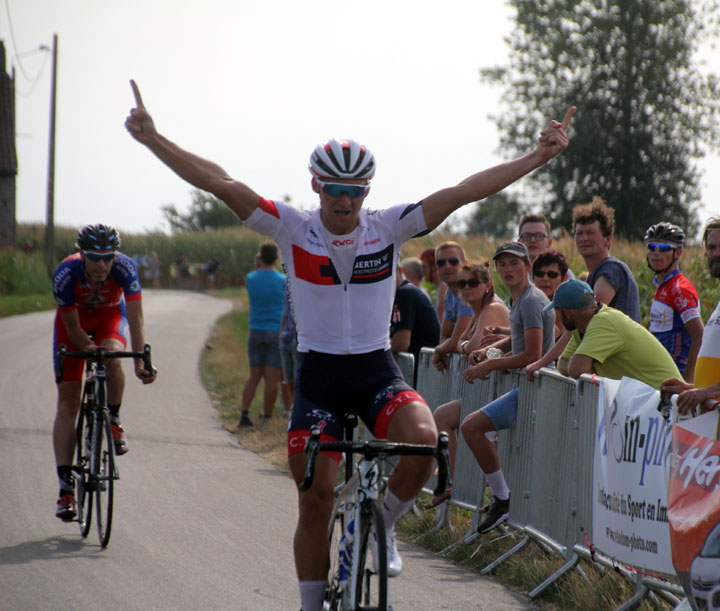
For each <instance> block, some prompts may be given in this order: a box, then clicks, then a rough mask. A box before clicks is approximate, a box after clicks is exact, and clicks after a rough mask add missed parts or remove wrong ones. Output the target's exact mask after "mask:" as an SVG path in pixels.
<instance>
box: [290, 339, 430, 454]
mask: <svg viewBox="0 0 720 611" xmlns="http://www.w3.org/2000/svg"><path fill="white" fill-rule="evenodd" d="M411 401H420V402H422V403H425V401H424V400H423V398H422V397H421V396H420V395H419V394H418V393H417V392H416V391H415V390H413V389H412V387H411V386H409V385H408V384H407V383H406V382H405V380H404V379H403V377H402V373H400V370H399V369H398V366H397V365H396V363H395V359H394V358H393V355H392V352H390V350H375V351H374V352H368V353H366V354H348V355H338V354H325V353H322V352H313V351H311V352H300V353H298V369H297V378H296V380H295V397H294V400H293V408H292V414H291V416H290V424H289V426H288V455H290V456H291V455H293V454H296V453H298V452H302V451H303V450H304V449H305V443H306V441H307V438H308V437H309V435H310V429H311V428H312V427H313V426H319V427H320V430H321V431H322V434H321V437H320V438H321V440H323V441H325V440H331V439H332V440H337V439H342V435H343V416H344V414H346V413H355V414H358V415H359V416H360V417H361V418H362V420H363V422H364V423H365V425H366V426H367V427H368V428H369V429H370V431H372V433H373V435H374V436H375V437H377V438H378V439H385V438H387V431H388V426H389V424H390V420H392V417H393V415H394V414H395V412H396V411H397V410H398V409H399V408H400V407H401V406H403V405H405V404H406V403H409V402H411ZM337 458H339V456H338V457H337Z"/></svg>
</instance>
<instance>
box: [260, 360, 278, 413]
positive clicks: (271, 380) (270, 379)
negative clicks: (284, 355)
mask: <svg viewBox="0 0 720 611" xmlns="http://www.w3.org/2000/svg"><path fill="white" fill-rule="evenodd" d="M263 377H264V378H265V388H264V389H263V416H272V413H273V409H274V408H275V401H276V400H277V396H278V392H279V391H280V380H282V369H280V367H265V368H264V372H263Z"/></svg>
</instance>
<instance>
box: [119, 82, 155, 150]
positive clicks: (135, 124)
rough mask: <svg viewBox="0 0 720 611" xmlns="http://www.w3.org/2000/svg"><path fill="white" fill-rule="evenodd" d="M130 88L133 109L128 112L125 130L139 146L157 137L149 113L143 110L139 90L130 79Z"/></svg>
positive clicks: (143, 106)
mask: <svg viewBox="0 0 720 611" xmlns="http://www.w3.org/2000/svg"><path fill="white" fill-rule="evenodd" d="M130 87H132V90H133V96H135V108H133V109H132V110H131V111H130V114H129V115H128V118H127V119H125V129H127V130H128V131H129V132H130V135H131V136H132V137H133V138H135V140H137V141H138V142H140V143H141V144H147V143H148V142H149V141H150V139H151V138H152V137H153V136H155V135H157V130H156V129H155V124H154V123H153V120H152V117H151V116H150V113H149V112H148V111H147V110H146V109H145V105H144V104H143V101H142V97H141V96H140V90H139V89H138V86H137V84H136V83H135V81H133V80H132V79H131V80H130Z"/></svg>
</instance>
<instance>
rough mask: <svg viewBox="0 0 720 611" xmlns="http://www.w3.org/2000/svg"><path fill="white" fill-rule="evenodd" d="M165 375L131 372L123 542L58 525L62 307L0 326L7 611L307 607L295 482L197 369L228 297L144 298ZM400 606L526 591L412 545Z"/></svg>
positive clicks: (496, 605) (485, 599)
mask: <svg viewBox="0 0 720 611" xmlns="http://www.w3.org/2000/svg"><path fill="white" fill-rule="evenodd" d="M143 303H144V309H145V320H146V328H147V331H148V340H149V342H150V343H151V344H152V347H153V360H154V363H155V364H156V366H157V367H158V369H159V370H160V375H159V377H158V380H157V382H156V383H155V384H152V385H150V386H145V387H143V386H142V385H141V384H140V383H139V381H137V380H136V379H135V377H134V376H133V375H132V373H131V371H130V368H129V367H127V368H126V372H127V374H128V375H127V385H126V390H125V399H124V402H123V408H122V412H121V414H122V417H123V424H124V426H125V429H126V433H127V437H128V445H129V447H130V452H129V453H128V454H127V455H125V456H122V457H120V458H119V459H118V465H119V469H120V475H121V479H120V481H118V482H116V488H115V493H116V498H115V513H114V523H113V531H112V538H111V540H110V544H109V546H108V547H107V548H106V549H102V548H101V547H100V545H99V543H98V538H97V533H96V530H95V528H94V524H93V529H92V530H91V532H90V534H89V536H88V537H87V539H82V538H81V537H80V535H79V532H78V528H77V525H76V524H74V523H73V524H64V523H62V522H60V521H59V520H58V519H57V518H55V516H54V510H55V500H56V498H57V497H56V495H57V478H56V475H55V468H54V461H53V453H52V446H51V430H52V422H53V418H54V412H55V400H56V397H55V386H54V381H53V374H52V363H51V329H52V321H53V316H54V314H53V313H49V312H47V313H38V314H29V315H25V316H17V317H12V318H7V319H0V610H2V611H15V610H18V611H21V610H22V611H29V610H46V609H47V610H50V609H52V610H63V609H74V610H78V611H84V610H96V609H103V610H105V611H116V610H117V611H133V610H138V611H147V610H151V609H152V610H155V609H158V610H165V609H167V610H170V609H172V610H185V609H188V610H190V609H192V610H224V609H240V610H249V611H264V610H273V611H275V610H277V611H285V610H297V609H298V608H299V607H300V603H299V597H298V593H297V584H296V579H295V572H294V565H293V559H292V549H291V541H292V536H293V531H294V528H295V521H296V518H297V508H296V493H295V487H294V485H293V483H292V481H291V480H290V479H289V478H288V477H287V476H286V475H284V474H282V473H280V472H278V471H277V470H276V469H275V468H274V467H273V466H272V465H270V464H268V463H266V462H265V461H264V460H262V459H260V458H258V457H257V456H256V455H254V454H253V453H251V452H248V451H246V450H244V449H243V448H242V447H241V446H240V445H239V444H238V442H237V440H236V439H235V437H234V436H232V435H231V434H229V433H228V432H226V431H225V430H224V429H223V428H222V427H221V426H220V424H219V420H218V418H217V416H216V414H215V412H214V410H213V408H212V406H211V404H210V401H209V399H208V397H207V394H206V393H205V391H204V389H203V387H202V384H201V382H200V379H199V375H198V358H199V355H200V353H201V351H202V350H203V349H204V341H205V339H206V337H207V335H208V333H209V331H210V329H211V327H212V324H213V323H214V321H215V320H216V318H217V317H218V316H220V315H221V314H223V313H224V312H226V311H227V310H228V309H229V308H230V304H229V302H226V301H220V300H215V299H211V298H209V297H206V296H204V295H200V294H196V293H189V292H170V291H167V292H165V291H146V292H145V293H144V299H143ZM400 550H401V553H403V557H404V559H405V570H404V572H403V574H402V576H400V577H398V578H396V579H393V580H392V581H391V582H390V593H391V598H392V601H393V607H394V609H395V611H402V610H403V609H413V610H424V609H428V610H430V609H433V610H434V609H452V610H455V611H460V610H465V609H467V610H470V609H473V610H475V609H492V610H496V609H500V610H502V609H523V608H531V605H530V604H529V603H528V601H527V598H526V597H522V596H519V595H517V594H514V593H512V592H510V591H508V590H507V589H505V588H503V587H502V586H500V585H498V584H495V583H493V582H492V581H490V580H488V579H485V578H481V577H479V576H477V575H476V574H474V573H471V572H469V571H465V570H463V569H459V568H457V567H454V566H453V565H452V564H450V563H448V562H446V561H444V560H442V559H441V558H438V557H437V556H434V555H432V554H428V553H426V552H425V551H423V550H421V549H419V548H416V547H413V546H410V545H407V544H401V545H400Z"/></svg>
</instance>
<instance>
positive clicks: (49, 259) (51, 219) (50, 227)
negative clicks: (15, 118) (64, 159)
mask: <svg viewBox="0 0 720 611" xmlns="http://www.w3.org/2000/svg"><path fill="white" fill-rule="evenodd" d="M56 72H57V34H53V48H52V77H51V82H50V135H49V139H48V140H49V142H48V176H47V200H46V203H47V205H46V213H45V217H46V218H45V265H46V267H47V269H48V274H52V273H53V271H54V269H55V98H56V86H55V83H56Z"/></svg>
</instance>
